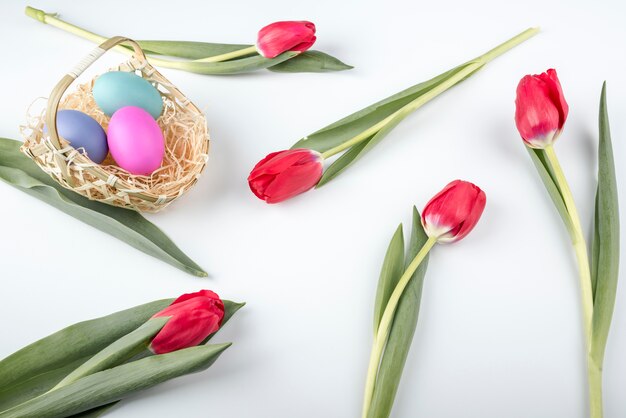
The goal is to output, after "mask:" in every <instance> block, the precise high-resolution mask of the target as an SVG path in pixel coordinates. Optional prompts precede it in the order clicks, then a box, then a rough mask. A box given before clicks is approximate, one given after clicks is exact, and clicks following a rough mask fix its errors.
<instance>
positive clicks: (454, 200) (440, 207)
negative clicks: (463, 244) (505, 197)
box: [422, 180, 486, 243]
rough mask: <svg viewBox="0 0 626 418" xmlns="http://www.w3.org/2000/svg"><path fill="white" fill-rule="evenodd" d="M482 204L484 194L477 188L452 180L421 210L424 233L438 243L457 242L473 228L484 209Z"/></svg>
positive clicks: (465, 182)
mask: <svg viewBox="0 0 626 418" xmlns="http://www.w3.org/2000/svg"><path fill="white" fill-rule="evenodd" d="M485 203H486V196H485V192H483V191H482V190H481V189H480V188H479V187H478V186H476V185H474V184H472V183H470V182H468V181H463V180H455V181H453V182H451V183H449V184H448V185H447V186H446V187H444V188H443V190H442V191H440V192H439V193H437V194H436V195H435V197H433V198H432V199H430V201H429V202H428V203H427V204H426V207H424V210H423V211H422V226H423V227H424V231H425V232H426V235H428V236H429V237H434V238H436V239H437V241H438V242H442V243H447V242H455V241H459V240H461V239H462V238H463V237H465V236H466V235H467V234H469V232H470V231H471V230H472V229H473V228H474V226H476V223H477V222H478V219H479V218H480V215H481V214H482V213H483V210H484V209H485Z"/></svg>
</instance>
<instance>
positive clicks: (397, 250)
mask: <svg viewBox="0 0 626 418" xmlns="http://www.w3.org/2000/svg"><path fill="white" fill-rule="evenodd" d="M403 272H404V235H403V234H402V224H400V225H399V226H398V229H396V232H395V233H394V234H393V237H392V238H391V242H390V243H389V247H388V248H387V253H386V254H385V260H384V261H383V267H382V268H381V270H380V278H379V279H378V290H377V291H376V302H375V304H374V335H376V334H377V333H378V326H379V324H380V318H381V317H382V316H383V312H384V311H385V307H386V306H387V302H388V301H389V296H391V293H392V292H393V289H395V287H396V284H398V280H400V276H402V273H403Z"/></svg>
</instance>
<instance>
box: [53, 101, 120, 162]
mask: <svg viewBox="0 0 626 418" xmlns="http://www.w3.org/2000/svg"><path fill="white" fill-rule="evenodd" d="M44 132H45V133H47V132H48V129H47V127H45V126H44ZM57 132H58V133H59V136H60V137H61V138H63V139H65V140H66V141H67V142H69V143H70V145H71V146H72V147H74V148H77V149H78V148H83V149H84V150H85V154H87V156H88V157H89V159H91V161H93V162H94V163H96V164H100V163H101V162H102V161H103V160H104V159H105V158H106V156H107V154H108V152H109V147H108V145H107V136H106V134H105V133H104V129H102V126H100V124H99V123H98V122H97V121H96V120H95V119H94V118H92V117H91V116H89V115H86V114H84V113H83V112H79V111H78V110H69V109H67V110H59V111H58V112H57Z"/></svg>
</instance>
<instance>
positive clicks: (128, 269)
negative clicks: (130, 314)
mask: <svg viewBox="0 0 626 418" xmlns="http://www.w3.org/2000/svg"><path fill="white" fill-rule="evenodd" d="M591 3H592V2H583V1H575V2H572V1H561V2H556V1H545V0H543V1H538V0H531V1H525V2H520V3H516V4H513V3H509V2H502V1H497V0H480V1H474V2H465V1H448V2H416V1H386V2H377V1H368V2H359V1H348V2H339V1H317V2H306V3H305V2H302V3H295V2H290V1H287V0H269V1H263V2H249V3H246V2H240V1H233V2H201V1H195V2H194V1H186V0H179V1H176V2H170V1H135V2H129V1H123V2H122V1H108V2H74V1H55V2H52V1H36V2H34V3H32V5H33V6H35V7H38V8H42V9H44V10H46V11H50V12H52V11H57V12H60V13H62V15H63V17H64V18H65V19H66V20H68V21H70V22H72V23H75V24H78V25H80V26H83V27H85V28H88V29H91V30H93V31H95V32H97V33H100V34H103V35H127V36H129V37H134V38H137V39H142V38H143V39H184V40H198V41H213V42H233V43H238V42H240V43H245V42H252V41H254V39H255V35H256V31H257V30H258V29H259V28H260V27H261V26H263V25H265V24H267V23H269V22H272V21H275V20H285V19H308V20H311V21H314V22H315V23H316V25H317V28H318V42H317V44H316V45H315V47H316V48H318V49H320V50H323V51H326V52H328V53H331V54H333V55H335V56H337V57H339V58H341V59H342V60H344V61H345V62H347V63H350V64H353V65H355V67H356V68H355V69H354V70H353V71H347V72H343V73H330V74H276V73H270V72H259V73H255V74H250V75H243V76H235V77H209V76H202V75H193V74H189V73H185V72H179V71H175V70H167V69H164V70H163V73H164V74H165V75H166V76H167V77H169V78H170V80H171V81H173V82H174V83H175V84H176V85H177V86H178V87H179V88H180V89H181V90H182V91H183V92H185V93H186V94H187V95H188V96H189V97H190V98H191V99H192V100H193V101H194V102H195V103H197V104H198V105H199V106H200V107H202V108H204V109H206V116H207V119H208V122H209V125H210V131H211V136H212V140H213V142H212V150H211V159H210V163H209V165H208V168H207V170H206V171H205V173H204V175H203V177H202V179H201V180H200V182H199V183H198V185H197V186H196V187H195V188H194V189H193V190H192V191H191V192H190V193H189V194H188V195H187V196H186V197H185V198H184V199H181V201H180V202H178V203H176V204H175V205H173V206H171V207H170V208H169V209H168V210H166V211H164V212H163V213H160V214H158V215H154V216H148V217H149V219H150V220H152V221H154V222H155V223H156V224H157V225H158V226H159V227H161V228H162V229H163V230H164V231H165V232H166V233H167V234H169V236H170V237H172V239H173V240H174V241H175V242H176V243H177V244H178V245H179V246H180V247H181V248H182V249H183V250H184V251H185V252H187V254H189V255H190V256H191V257H192V258H193V259H194V260H196V261H197V262H198V263H199V264H200V265H202V266H203V267H204V268H205V269H206V270H207V271H208V272H209V273H210V278H208V279H199V278H195V277H192V276H190V275H187V274H185V273H183V272H181V271H179V270H177V269H175V268H173V267H170V266H169V265H167V264H165V263H163V262H161V261H159V260H157V259H154V258H151V257H149V256H147V255H144V254H143V253H141V252H139V251H137V250H135V249H133V248H131V247H129V246H128V245H126V244H124V243H122V242H120V241H118V240H116V239H115V238H112V237H110V236H108V235H106V234H104V233H102V232H99V231H97V230H95V229H93V228H92V227H90V226H87V225H85V224H83V223H81V222H79V221H77V220H75V219H73V218H71V217H69V216H68V215H65V214H64V213H62V212H59V211H58V210H56V209H54V208H52V207H50V206H48V205H46V204H45V203H42V202H40V201H38V200H36V199H34V198H32V197H30V196H28V195H26V194H24V193H22V192H20V191H18V190H16V189H14V188H11V187H9V186H8V185H5V184H0V202H2V204H0V231H1V233H2V239H1V240H0V254H2V255H1V256H0V257H1V273H0V276H1V277H2V279H1V280H0V295H1V296H0V297H1V303H0V317H1V318H2V320H1V322H0V333H1V335H2V337H1V338H0V357H3V356H5V355H8V354H10V353H12V352H14V351H15V350H17V349H19V348H20V347H22V346H24V345H26V344H28V343H30V342H33V341H35V340H37V339H39V338H41V337H43V336H45V335H47V334H49V333H52V332H54V331H56V330H58V329H60V328H62V327H64V326H67V325H69V324H71V323H74V322H78V321H80V320H84V319H88V318H93V317H97V316H101V315H105V314H108V313H111V312H113V311H117V310H121V309H124V308H127V307H130V306H134V305H137V304H141V303H144V302H147V301H150V300H154V299H158V298H163V297H174V296H177V295H179V294H181V293H185V292H190V291H195V290H197V289H201V288H210V289H213V290H215V291H216V292H218V293H219V294H220V295H221V296H222V297H224V298H229V299H233V300H238V301H246V302H247V303H248V304H247V306H246V307H245V309H243V310H242V311H240V313H238V314H237V315H236V316H235V317H234V319H233V320H232V322H230V323H229V324H228V325H227V326H226V327H225V328H224V329H223V330H222V331H221V332H220V334H219V336H217V337H216V339H215V341H218V342H225V341H232V342H233V343H234V344H233V346H232V347H231V348H230V349H229V350H227V351H226V352H225V353H224V355H223V356H222V357H221V358H220V359H219V360H218V361H217V362H216V364H215V365H214V366H213V367H211V368H210V369H209V370H208V371H206V372H203V373H200V374H195V375H192V376H187V377H183V378H180V379H176V380H174V381H170V382H168V383H166V384H163V385H160V386H159V387H157V388H155V389H152V390H148V391H145V392H143V393H141V394H138V395H135V396H132V397H131V398H129V399H127V400H126V401H124V402H123V403H122V404H120V406H119V407H116V408H115V409H114V410H112V411H111V412H110V416H111V417H120V418H123V417H139V416H141V417H143V416H152V417H172V416H186V417H207V416H216V417H217V416H220V417H234V418H242V417H259V418H260V417H272V418H287V417H302V418H307V417H311V418H312V417H337V418H343V417H355V416H359V414H360V406H361V399H362V391H363V384H364V378H365V373H366V368H367V359H368V356H369V351H370V344H371V339H372V331H371V322H372V321H371V317H372V309H373V305H374V295H375V289H376V284H377V279H378V273H379V269H380V265H381V263H382V259H383V256H384V253H385V250H386V247H387V244H388V241H389V239H390V237H391V235H392V233H393V231H394V229H395V227H396V226H397V224H398V223H399V222H404V223H405V226H406V227H407V228H408V225H409V224H410V216H411V206H412V205H413V204H415V205H417V207H418V208H421V207H422V206H423V205H424V204H425V203H426V201H427V200H428V199H429V198H430V197H431V196H432V195H433V194H434V193H435V192H437V191H438V190H439V189H440V188H441V187H443V186H444V185H445V184H446V183H447V182H448V181H450V180H453V179H456V178H463V179H467V180H471V181H474V182H475V183H477V184H478V185H480V186H481V187H482V188H483V189H484V190H485V191H486V193H487V201H488V203H487V208H486V210H485V213H484V216H483V219H482V220H481V221H480V223H479V225H478V226H477V228H476V229H475V230H474V232H472V233H471V234H470V235H469V236H468V237H467V238H466V239H465V240H464V241H462V242H461V243H458V244H455V245H451V246H446V247H443V246H438V247H436V248H435V249H434V251H433V252H432V258H431V262H430V266H429V270H428V273H427V275H426V282H425V286H424V294H423V300H422V309H421V313H420V318H419V324H418V326H417V331H416V334H415V338H414V341H413V346H412V347H411V352H410V355H409V358H408V361H407V364H406V367H405V371H404V376H403V378H402V383H401V387H400V390H399V394H398V397H397V400H396V405H395V409H394V412H393V416H394V417H409V416H410V417H427V418H453V417H454V418H456V417H468V418H502V417H507V418H529V417H532V418H583V417H585V416H586V408H587V396H586V388H585V383H584V381H585V373H584V357H583V337H582V329H581V312H580V308H579V291H578V285H577V275H576V264H575V260H574V256H573V252H572V250H571V248H570V247H569V245H568V238H567V234H566V231H565V228H564V227H563V225H562V224H561V221H560V219H559V217H558V215H557V213H556V211H555V210H554V208H553V207H552V204H551V202H550V200H549V197H548V195H547V193H546V192H545V190H544V189H543V186H542V184H541V182H540V180H539V177H538V175H537V173H536V172H535V169H534V168H533V166H532V163H531V161H530V159H529V158H528V156H527V155H526V151H525V150H524V148H523V146H522V143H521V140H520V139H519V136H518V134H517V131H516V129H515V125H514V123H513V113H514V105H513V100H514V95H515V87H516V85H517V82H518V80H519V79H520V78H521V77H522V76H523V75H524V74H527V73H537V72H541V71H544V70H545V69H547V68H549V67H555V68H556V69H557V70H558V72H559V76H560V79H561V82H562V84H563V88H564V90H565V97H566V99H567V101H568V102H569V105H570V115H569V119H568V122H567V125H566V128H565V132H564V134H563V136H562V137H561V139H560V140H559V143H558V145H557V153H558V155H559V156H560V158H561V160H562V164H563V165H564V167H565V170H566V174H567V176H568V178H569V180H570V182H571V185H572V188H573V192H574V194H575V198H576V201H577V204H578V207H579V209H580V212H581V216H582V218H583V223H584V226H585V227H586V228H587V230H588V231H590V227H591V215H592V201H593V196H594V189H595V170H596V162H595V161H596V149H595V147H596V141H597V112H598V100H599V94H600V87H601V84H602V81H603V80H605V79H606V80H607V81H608V105H609V111H610V118H611V128H612V134H613V140H614V152H615V157H616V163H617V175H618V181H619V182H620V183H619V184H620V186H621V188H620V193H621V196H620V197H621V198H622V205H621V206H622V207H623V208H626V200H625V199H626V189H624V185H626V158H625V156H626V145H625V141H624V138H626V122H625V120H626V118H625V113H626V94H625V93H626V71H625V70H626V54H625V51H626V28H625V26H624V17H625V16H626V9H625V7H624V3H623V2H620V1H618V0H615V1H612V2H609V1H604V2H593V3H597V4H595V5H593V6H592V5H591ZM26 4H27V3H24V2H18V1H16V2H2V4H1V5H0V23H1V24H0V39H2V41H1V42H2V63H3V65H2V66H1V67H0V76H1V77H0V78H1V80H2V98H3V105H2V107H1V108H2V112H0V136H4V137H10V138H18V135H19V131H18V125H19V124H20V123H23V121H24V116H25V111H26V108H27V107H28V105H29V104H30V103H31V101H32V100H33V99H34V98H36V97H38V96H46V95H48V94H49V91H50V90H51V89H52V87H53V86H54V84H55V83H56V82H57V81H58V79H59V78H60V76H61V75H62V74H63V73H64V72H65V71H67V70H68V69H69V68H71V66H72V65H73V64H75V62H77V61H78V60H79V59H80V58H82V57H83V55H85V54H86V53H88V52H89V51H90V50H91V49H92V47H93V45H92V44H91V43H89V42H88V41H85V40H82V39H80V38H77V37H74V36H72V35H70V34H67V33H64V32H62V31H60V30H57V29H55V28H53V27H50V26H44V25H43V24H40V23H38V22H35V21H34V20H32V19H29V18H27V17H26V16H25V15H24V14H23V8H24V6H25V5H26ZM534 25H540V26H542V28H543V31H542V33H540V34H539V35H538V36H536V37H535V38H533V39H532V40H530V41H528V42H526V43H525V44H523V45H522V46H520V47H518V48H516V49H514V50H513V51H511V52H509V53H507V54H506V55H505V56H503V57H501V58H498V59H497V60H496V61H494V62H493V63H491V64H489V65H488V66H487V67H486V68H485V69H484V70H483V71H481V72H480V73H479V74H476V75H475V76H473V77H472V78H471V79H469V80H468V81H466V82H464V83H463V84H462V85H459V86H457V87H455V88H454V89H453V90H452V91H449V92H448V93H446V94H445V95H444V96H443V97H441V98H438V99H437V100H435V101H434V102H432V103H429V104H428V105H427V106H425V107H424V108H422V109H420V110H419V111H418V112H417V113H416V114H414V115H412V116H411V117H409V118H407V119H406V120H405V121H404V122H403V123H402V124H401V125H400V126H398V127H397V128H396V129H395V130H394V131H393V132H392V133H391V134H390V135H389V136H388V137H387V138H386V139H385V140H384V141H383V142H382V143H381V144H380V145H379V146H378V147H377V148H376V149H375V151H374V152H372V153H371V154H369V155H368V156H367V157H365V158H363V159H362V160H360V161H359V162H358V163H357V164H355V165H354V166H353V167H352V168H350V169H349V170H348V171H347V172H345V173H344V174H343V175H341V177H339V178H338V179H337V180H336V181H333V182H332V183H330V184H329V185H328V186H326V187H324V188H322V189H321V190H318V191H314V192H311V193H308V194H306V195H304V196H301V197H298V198H296V199H293V200H292V201H289V202H286V203H284V204H280V205H274V206H270V205H266V204H264V203H262V202H261V201H259V200H257V199H256V198H255V197H254V196H253V195H252V193H250V191H249V190H248V185H247V183H246V178H247V175H248V173H249V171H250V169H251V168H252V166H253V165H254V164H255V163H256V162H257V160H259V159H260V158H262V157H263V156H265V155H266V154H267V153H269V152H271V151H274V150H279V149H283V148H287V147H289V146H291V144H292V143H293V142H295V141H296V140H297V139H299V138H300V137H302V136H303V135H306V134H308V133H311V132H312V131H314V130H316V129H318V128H320V127H322V126H324V125H326V124H328V123H331V122H333V121H335V120H337V119H339V118H340V117H343V116H345V115H347V114H349V113H351V112H353V111H355V110H357V109H360V108H361V107H364V106H366V105H369V104H371V103H373V102H374V101H376V100H378V99H381V98H383V97H386V96H388V95H390V94H392V93H395V92H396V91H399V90H401V89H404V88H406V87H408V86H410V85H412V84H415V83H417V82H420V81H423V80H426V79H427V78H430V77H432V76H434V75H436V74H439V73H441V72H443V71H444V70H447V69H449V68H451V67H452V66H454V65H456V64H458V63H461V62H463V61H465V60H467V59H470V58H472V57H474V56H476V55H478V54H480V53H482V52H484V51H486V50H487V49H489V48H491V47H493V46H495V45H496V44H497V43H499V42H501V41H504V40H505V39H507V38H509V37H510V36H512V35H514V34H516V33H517V32H520V31H521V30H524V29H526V28H527V27H529V26H534ZM107 60H108V61H107ZM122 60H123V58H122V57H121V56H119V55H117V54H115V53H112V54H109V56H108V58H107V59H106V60H105V63H103V64H102V67H101V68H102V69H104V68H106V65H108V64H113V63H117V62H121V61H122ZM622 225H623V226H624V225H626V218H624V221H623V222H622ZM625 232H626V230H625V229H624V227H622V235H623V236H626V234H625ZM625 262H626V261H625ZM624 280H626V275H624V274H623V273H622V274H621V281H622V282H621V283H620V285H619V289H618V295H617V304H616V310H615V317H614V320H613V326H612V330H611V334H610V339H609V342H608V348H607V353H606V361H605V370H606V371H605V376H604V383H605V408H606V418H617V417H623V416H625V415H626V397H624V393H623V388H624V386H625V385H626V356H624V353H625V352H626V293H625V291H624V289H625V288H624V286H625V283H624Z"/></svg>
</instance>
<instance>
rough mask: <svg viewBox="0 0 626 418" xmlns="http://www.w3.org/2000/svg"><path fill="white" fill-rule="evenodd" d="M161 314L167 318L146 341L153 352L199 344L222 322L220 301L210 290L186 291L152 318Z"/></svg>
mask: <svg viewBox="0 0 626 418" xmlns="http://www.w3.org/2000/svg"><path fill="white" fill-rule="evenodd" d="M164 316H169V317H170V319H169V320H168V321H167V323H166V324H165V326H164V327H163V328H162V329H161V331H159V333H158V334H157V335H156V336H155V337H154V338H153V339H152V343H151V344H150V350H152V352H153V353H155V354H165V353H169V352H172V351H176V350H180V349H183V348H187V347H193V346H195V345H198V344H200V343H201V342H202V341H204V339H205V338H206V337H208V336H209V335H211V334H213V333H214V332H216V331H217V330H218V329H219V328H220V325H222V319H223V318H224V303H223V302H222V300H221V299H220V298H219V296H217V294H215V293H213V292H211V291H210V290H201V291H199V292H195V293H186V294H184V295H182V296H180V297H179V298H178V299H176V300H175V301H174V302H172V304H171V305H170V306H168V307H167V308H165V309H163V310H162V311H160V312H157V313H156V314H154V315H153V316H152V317H153V318H159V317H164Z"/></svg>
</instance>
